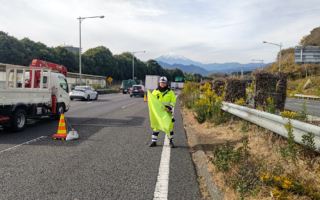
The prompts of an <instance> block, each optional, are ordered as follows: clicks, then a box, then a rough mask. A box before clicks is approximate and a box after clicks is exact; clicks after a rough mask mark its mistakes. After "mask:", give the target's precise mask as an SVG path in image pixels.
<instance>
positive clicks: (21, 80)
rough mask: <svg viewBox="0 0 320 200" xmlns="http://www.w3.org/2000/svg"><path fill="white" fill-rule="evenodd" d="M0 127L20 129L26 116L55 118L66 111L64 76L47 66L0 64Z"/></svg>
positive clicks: (67, 107)
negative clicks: (0, 76)
mask: <svg viewBox="0 0 320 200" xmlns="http://www.w3.org/2000/svg"><path fill="white" fill-rule="evenodd" d="M0 73H1V74H2V75H3V76H2V77H3V79H0V82H1V84H0V86H1V87H0V94H1V98H0V105H1V106H0V126H2V128H3V129H4V130H9V131H22V130H23V129H24V128H25V126H26V124H27V119H31V118H42V117H54V118H56V119H59V118H60V115H61V114H62V113H64V112H67V111H68V110H69V103H70V98H69V94H68V92H69V88H68V83H67V80H66V77H65V76H64V75H63V74H61V73H54V72H52V70H51V68H47V67H24V66H17V65H10V64H2V63H0Z"/></svg>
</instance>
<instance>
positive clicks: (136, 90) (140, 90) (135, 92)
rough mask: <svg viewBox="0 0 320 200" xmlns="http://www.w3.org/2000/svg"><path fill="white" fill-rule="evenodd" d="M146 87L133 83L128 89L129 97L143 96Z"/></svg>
mask: <svg viewBox="0 0 320 200" xmlns="http://www.w3.org/2000/svg"><path fill="white" fill-rule="evenodd" d="M146 92H147V91H146V88H145V87H144V86H143V85H133V86H132V88H131V89H130V97H132V96H141V97H144V95H145V94H146Z"/></svg>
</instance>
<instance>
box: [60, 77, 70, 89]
mask: <svg viewBox="0 0 320 200" xmlns="http://www.w3.org/2000/svg"><path fill="white" fill-rule="evenodd" d="M59 83H60V87H61V88H62V89H63V90H64V91H66V92H67V93H68V92H69V89H68V84H67V80H66V79H64V78H61V77H59Z"/></svg>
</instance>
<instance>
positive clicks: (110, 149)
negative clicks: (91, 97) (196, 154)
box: [0, 94, 201, 200]
mask: <svg viewBox="0 0 320 200" xmlns="http://www.w3.org/2000/svg"><path fill="white" fill-rule="evenodd" d="M66 119H67V120H68V121H69V123H70V124H71V125H72V126H73V128H74V129H75V130H77V131H78V133H79V135H80V138H79V139H78V140H72V141H60V140H53V139H52V135H53V134H55V133H56V130H57V128H58V121H57V120H56V121H54V120H51V119H44V120H29V121H28V125H27V127H26V129H25V130H24V131H23V132H20V133H6V132H4V131H3V130H2V129H1V128H0V166H1V167H0V175H1V178H0V188H1V193H0V199H3V200H5V199H15V200H16V199H55V200H56V199H61V200H64V199H70V200H74V199H78V200H82V199H126V200H128V199H134V200H138V199H143V200H144V199H154V192H155V186H156V183H157V181H159V180H158V179H157V177H158V173H159V165H160V160H161V159H162V158H161V154H162V150H163V149H166V148H168V147H167V146H166V145H163V143H164V137H165V134H164V133H163V132H161V133H160V137H159V139H158V146H157V147H154V148H150V147H148V145H149V144H150V142H151V133H152V130H151V128H150V120H149V113H148V108H147V103H145V102H143V98H130V97H129V95H123V94H109V95H101V96H99V100H98V101H89V102H87V101H76V100H75V101H72V103H71V108H70V111H69V112H67V113H66ZM175 119H176V122H175V126H174V132H175V145H176V148H174V149H170V151H171V154H170V162H169V163H168V164H169V180H168V181H167V182H168V186H167V188H168V189H167V191H168V192H167V198H164V199H188V200H189V199H190V200H191V199H201V196H200V191H199V186H198V182H197V175H196V170H195V166H194V164H193V161H192V159H191V155H190V152H189V147H188V145H187V138H186V134H185V132H184V128H183V123H182V118H181V114H180V109H179V103H178V102H177V105H176V110H175ZM37 138H38V139H37ZM34 139H37V140H34ZM28 141H30V142H29V143H27V144H26V142H28ZM23 143H25V144H24V145H20V144H23ZM19 145H20V146H19ZM164 189H165V188H164Z"/></svg>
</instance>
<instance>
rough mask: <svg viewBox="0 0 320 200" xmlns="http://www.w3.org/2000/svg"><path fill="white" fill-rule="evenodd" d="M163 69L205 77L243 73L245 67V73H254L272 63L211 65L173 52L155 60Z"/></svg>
mask: <svg viewBox="0 0 320 200" xmlns="http://www.w3.org/2000/svg"><path fill="white" fill-rule="evenodd" d="M155 60H156V61H157V62H158V63H159V64H160V65H161V66H162V67H163V68H166V69H175V68H178V69H181V70H182V71H183V72H187V73H189V72H191V73H199V74H201V75H203V76H205V75H209V74H212V73H219V72H222V73H231V72H235V71H241V68H242V67H243V70H244V71H252V70H254V69H257V68H261V67H265V66H269V65H270V64H272V63H247V64H241V63H238V62H231V63H210V64H203V63H201V62H196V61H193V60H190V59H188V58H186V57H184V56H182V55H178V54H176V53H173V52H169V53H167V54H164V55H162V56H160V57H158V58H156V59H155Z"/></svg>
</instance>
